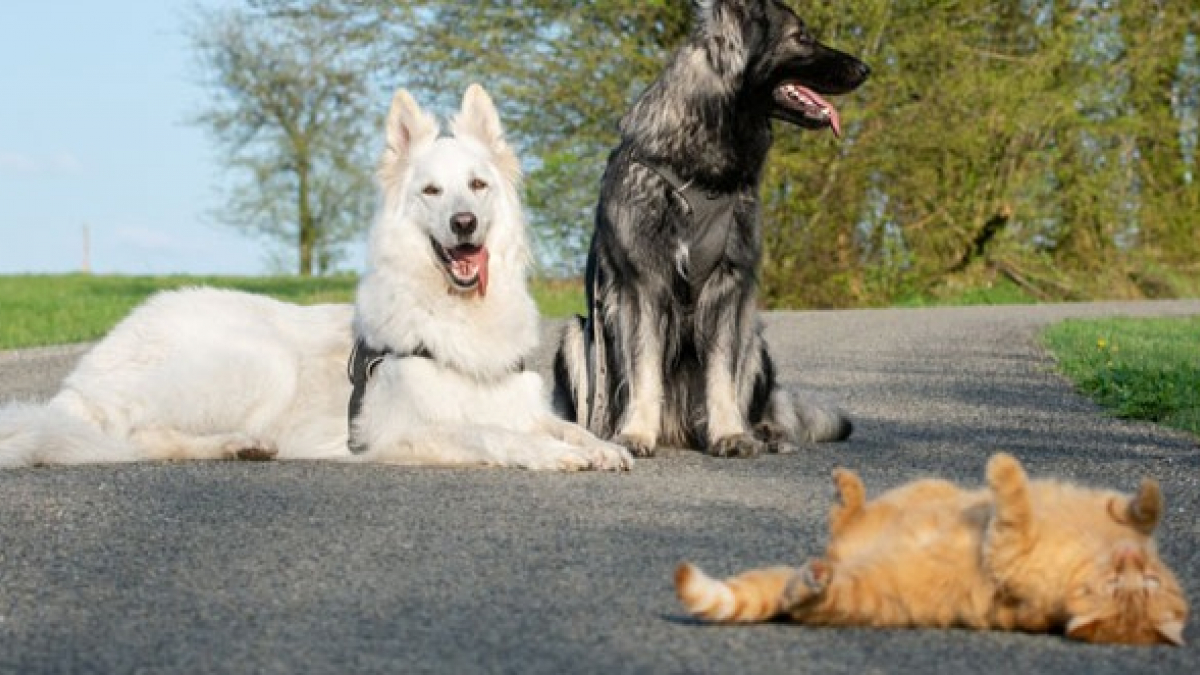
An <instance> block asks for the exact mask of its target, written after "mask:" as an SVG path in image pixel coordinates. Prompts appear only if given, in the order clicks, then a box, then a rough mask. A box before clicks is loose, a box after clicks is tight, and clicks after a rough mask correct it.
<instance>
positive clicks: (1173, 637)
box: [1154, 621, 1183, 647]
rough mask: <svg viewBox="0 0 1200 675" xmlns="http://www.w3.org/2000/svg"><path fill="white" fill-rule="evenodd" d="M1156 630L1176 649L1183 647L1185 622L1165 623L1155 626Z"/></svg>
mask: <svg viewBox="0 0 1200 675" xmlns="http://www.w3.org/2000/svg"><path fill="white" fill-rule="evenodd" d="M1154 630H1155V631H1156V632H1157V633H1158V635H1159V636H1160V637H1161V638H1162V639H1164V640H1166V641H1167V642H1169V643H1171V644H1173V645H1175V646H1176V647H1182V646H1183V622H1182V621H1164V622H1162V623H1156V624H1154Z"/></svg>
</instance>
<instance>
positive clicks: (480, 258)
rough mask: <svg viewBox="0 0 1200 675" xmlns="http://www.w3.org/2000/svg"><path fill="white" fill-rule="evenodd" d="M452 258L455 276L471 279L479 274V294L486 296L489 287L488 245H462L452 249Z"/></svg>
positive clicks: (451, 262)
mask: <svg viewBox="0 0 1200 675" xmlns="http://www.w3.org/2000/svg"><path fill="white" fill-rule="evenodd" d="M450 258H451V261H450V265H451V266H452V267H453V271H454V276H456V277H458V278H459V279H470V278H471V277H474V276H475V275H479V296H480V297H483V296H486V295H487V287H488V250H487V247H486V246H479V247H469V246H460V247H458V248H456V249H454V250H452V251H450Z"/></svg>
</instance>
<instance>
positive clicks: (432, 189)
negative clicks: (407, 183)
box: [421, 185, 442, 197]
mask: <svg viewBox="0 0 1200 675" xmlns="http://www.w3.org/2000/svg"><path fill="white" fill-rule="evenodd" d="M421 194H423V195H425V196H427V197H436V196H438V195H440V194H442V188H440V187H438V186H436V185H426V186H425V189H423V190H421Z"/></svg>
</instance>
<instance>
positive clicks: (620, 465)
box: [586, 440, 633, 471]
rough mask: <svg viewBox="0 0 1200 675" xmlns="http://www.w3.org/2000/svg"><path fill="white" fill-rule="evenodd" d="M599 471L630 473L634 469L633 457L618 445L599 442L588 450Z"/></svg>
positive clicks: (595, 467) (594, 465)
mask: <svg viewBox="0 0 1200 675" xmlns="http://www.w3.org/2000/svg"><path fill="white" fill-rule="evenodd" d="M586 452H587V453H588V456H589V457H591V460H592V468H593V469H596V470H597V471H629V470H630V469H632V468H633V455H632V454H630V453H629V451H628V450H626V449H625V448H623V447H621V446H619V445H617V444H616V443H608V442H605V441H600V440H597V441H596V442H594V443H592V444H590V445H589V446H588V448H587V449H586Z"/></svg>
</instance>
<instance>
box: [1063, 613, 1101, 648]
mask: <svg viewBox="0 0 1200 675" xmlns="http://www.w3.org/2000/svg"><path fill="white" fill-rule="evenodd" d="M1100 618H1101V617H1100V616H1099V615H1093V616H1074V617H1071V620H1070V621H1068V622H1067V637H1069V638H1071V639H1072V640H1080V641H1083V642H1094V641H1095V639H1096V631H1097V630H1098V629H1099V628H1100V626H1099V623H1100Z"/></svg>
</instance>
